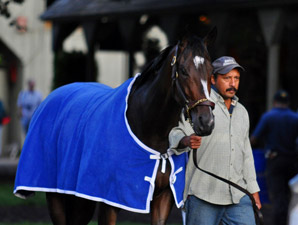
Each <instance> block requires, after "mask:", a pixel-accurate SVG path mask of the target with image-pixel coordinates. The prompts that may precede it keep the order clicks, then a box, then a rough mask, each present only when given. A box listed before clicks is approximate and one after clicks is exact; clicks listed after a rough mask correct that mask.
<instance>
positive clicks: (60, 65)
mask: <svg viewBox="0 0 298 225" xmlns="http://www.w3.org/2000/svg"><path fill="white" fill-rule="evenodd" d="M54 57H55V58H54V84H53V89H56V88H58V87H60V86H62V85H65V84H69V83H73V82H85V81H87V80H86V71H87V55H86V54H84V53H83V52H78V51H73V52H71V53H68V52H64V51H58V52H56V53H55V56H54ZM94 65H95V68H94V73H95V74H97V68H96V63H94ZM95 79H96V77H95Z"/></svg>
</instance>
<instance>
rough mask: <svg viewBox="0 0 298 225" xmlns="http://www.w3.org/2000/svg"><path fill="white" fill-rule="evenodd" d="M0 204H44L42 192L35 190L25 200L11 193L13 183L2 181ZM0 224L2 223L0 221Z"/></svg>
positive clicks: (44, 199)
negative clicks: (31, 196) (32, 195)
mask: <svg viewBox="0 0 298 225" xmlns="http://www.w3.org/2000/svg"><path fill="white" fill-rule="evenodd" d="M0 199H1V201H0V206H17V205H43V206H44V205H46V198H45V194H44V193H39V192H37V193H36V194H35V196H34V197H33V198H28V199H26V200H24V199H21V198H18V197H16V196H15V195H14V194H13V184H11V183H3V184H1V185H0ZM0 225H2V224H1V223H0Z"/></svg>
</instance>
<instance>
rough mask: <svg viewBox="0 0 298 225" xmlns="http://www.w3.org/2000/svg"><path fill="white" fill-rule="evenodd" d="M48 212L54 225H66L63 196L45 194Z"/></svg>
mask: <svg viewBox="0 0 298 225" xmlns="http://www.w3.org/2000/svg"><path fill="white" fill-rule="evenodd" d="M46 199H47V205H48V211H49V214H50V218H51V220H52V222H53V224H54V225H66V214H65V206H64V199H63V196H62V195H60V194H58V193H46Z"/></svg>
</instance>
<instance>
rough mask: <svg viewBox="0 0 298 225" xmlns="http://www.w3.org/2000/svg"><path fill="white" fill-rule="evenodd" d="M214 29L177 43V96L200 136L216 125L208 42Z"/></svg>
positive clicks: (175, 60)
mask: <svg viewBox="0 0 298 225" xmlns="http://www.w3.org/2000/svg"><path fill="white" fill-rule="evenodd" d="M216 33H217V31H216V29H213V30H212V31H211V32H209V33H208V34H207V36H206V37H205V38H203V39H201V38H199V37H197V36H195V35H189V36H187V37H185V38H183V39H182V41H181V42H180V43H179V44H178V45H177V46H176V49H175V53H174V56H173V61H172V67H173V68H172V78H173V81H174V82H173V83H174V86H175V87H174V90H175V99H176V100H177V101H178V102H179V103H180V104H182V105H183V107H184V111H185V115H186V117H188V119H189V120H190V123H191V125H192V126H193V129H194V131H195V133H196V134H197V135H199V136H206V135H209V134H211V132H212V130H213V128H214V116H213V113H212V109H213V108H214V103H213V102H211V101H210V100H209V94H210V87H211V83H210V77H211V74H212V65H211V61H210V56H209V53H208V51H207V45H208V44H210V43H212V42H213V41H214V39H215V37H216Z"/></svg>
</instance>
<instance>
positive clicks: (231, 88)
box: [226, 87, 237, 92]
mask: <svg viewBox="0 0 298 225" xmlns="http://www.w3.org/2000/svg"><path fill="white" fill-rule="evenodd" d="M226 91H235V92H237V89H236V88H234V87H230V88H228V89H227V90H226Z"/></svg>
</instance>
